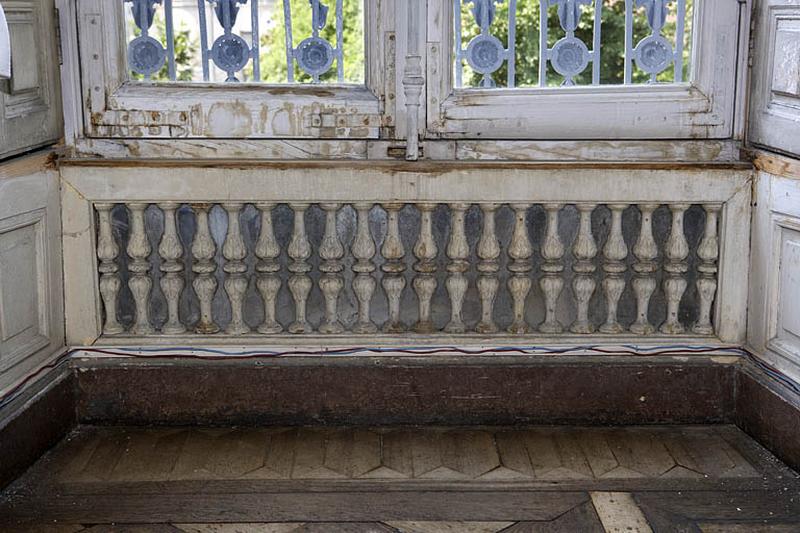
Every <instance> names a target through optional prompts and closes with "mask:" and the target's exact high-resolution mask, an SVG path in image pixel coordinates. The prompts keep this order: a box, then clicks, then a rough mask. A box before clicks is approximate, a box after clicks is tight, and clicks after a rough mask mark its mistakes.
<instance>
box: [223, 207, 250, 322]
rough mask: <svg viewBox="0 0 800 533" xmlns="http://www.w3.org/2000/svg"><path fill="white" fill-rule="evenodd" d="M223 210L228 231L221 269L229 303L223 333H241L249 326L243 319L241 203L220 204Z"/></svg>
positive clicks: (244, 252) (244, 269) (244, 282)
mask: <svg viewBox="0 0 800 533" xmlns="http://www.w3.org/2000/svg"><path fill="white" fill-rule="evenodd" d="M222 207H224V208H225V212H226V213H227V215H228V233H227V235H226V236H225V242H224V243H223V245H222V255H223V256H224V257H225V265H224V266H223V267H222V270H224V271H225V274H226V276H225V283H224V288H225V292H226V293H227V295H228V300H229V301H230V304H231V321H230V322H229V323H228V325H227V326H226V327H225V333H227V334H228V335H243V334H245V333H247V332H248V331H250V327H249V326H248V325H247V324H246V323H245V321H244V309H243V307H244V293H245V291H247V285H248V281H247V277H246V276H245V272H247V265H245V264H244V258H245V257H247V248H245V245H244V240H243V239H242V229H241V226H240V224H239V214H240V213H241V211H242V207H244V205H243V204H241V203H238V202H229V203H225V204H222Z"/></svg>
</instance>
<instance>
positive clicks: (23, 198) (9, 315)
mask: <svg viewBox="0 0 800 533" xmlns="http://www.w3.org/2000/svg"><path fill="white" fill-rule="evenodd" d="M49 157H50V152H49V151H43V152H39V153H37V154H34V155H30V156H26V157H17V158H14V159H13V160H11V161H8V162H6V163H2V164H0V198H2V201H0V393H2V391H3V390H4V389H5V388H7V387H9V386H10V385H11V384H13V383H14V382H16V381H17V380H19V379H20V378H21V377H23V376H25V375H26V374H28V373H29V372H30V371H31V370H32V369H33V368H35V367H36V366H38V365H41V364H42V363H43V362H44V361H45V360H46V359H47V358H48V357H50V356H51V355H52V354H54V353H55V352H57V351H59V350H60V349H61V348H62V347H63V344H64V310H63V289H62V279H61V277H62V274H61V272H62V262H61V213H60V208H59V201H60V200H59V197H60V195H59V187H58V180H59V178H58V172H57V171H56V170H52V169H49V168H48V165H47V162H48V160H49Z"/></svg>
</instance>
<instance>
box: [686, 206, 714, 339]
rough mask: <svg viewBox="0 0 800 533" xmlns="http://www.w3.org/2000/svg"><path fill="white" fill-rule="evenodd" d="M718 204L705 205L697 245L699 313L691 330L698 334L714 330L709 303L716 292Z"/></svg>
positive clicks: (712, 301) (705, 333) (706, 333)
mask: <svg viewBox="0 0 800 533" xmlns="http://www.w3.org/2000/svg"><path fill="white" fill-rule="evenodd" d="M720 207H721V206H719V205H716V204H709V205H706V206H705V212H706V223H705V230H704V232H703V239H702V240H701V241H700V245H699V246H698V247H697V257H698V258H699V259H700V265H699V266H698V267H697V271H698V277H697V292H698V294H699V295H700V315H699V317H698V319H697V322H696V323H695V325H694V327H693V328H692V331H694V332H695V333H697V334H700V335H708V334H710V333H712V332H713V331H714V327H713V326H712V324H711V305H712V304H713V303H714V297H715V296H716V293H717V272H718V271H719V269H718V268H717V259H718V258H719V238H718V236H717V232H718V229H717V226H718V220H719V211H720Z"/></svg>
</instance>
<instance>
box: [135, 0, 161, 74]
mask: <svg viewBox="0 0 800 533" xmlns="http://www.w3.org/2000/svg"><path fill="white" fill-rule="evenodd" d="M125 2H130V4H131V15H132V16H133V21H134V23H135V24H136V27H138V28H139V30H140V32H141V33H140V34H139V36H138V37H135V38H134V39H133V40H131V42H130V43H128V65H129V66H130V68H131V70H133V71H134V72H136V73H138V74H141V75H143V76H144V78H145V79H146V80H149V79H150V76H152V75H153V74H155V73H156V72H158V71H159V70H161V67H162V66H164V61H165V60H166V58H167V50H166V49H165V48H164V46H163V45H162V44H161V43H160V42H159V41H158V40H156V39H154V38H153V37H151V36H150V35H149V34H148V33H149V30H150V27H151V26H152V25H153V20H154V18H155V12H156V5H161V4H162V0H125Z"/></svg>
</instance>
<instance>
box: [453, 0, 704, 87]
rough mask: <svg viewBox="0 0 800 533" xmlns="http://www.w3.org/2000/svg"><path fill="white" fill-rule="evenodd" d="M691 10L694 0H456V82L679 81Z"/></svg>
mask: <svg viewBox="0 0 800 533" xmlns="http://www.w3.org/2000/svg"><path fill="white" fill-rule="evenodd" d="M692 16H693V0H596V1H592V0H454V9H453V22H454V25H455V32H454V34H455V82H456V83H455V85H456V87H537V86H538V87H554V86H555V87H557V86H570V85H612V84H623V83H633V84H637V83H683V82H686V81H688V78H689V58H690V57H691V49H690V48H691V35H692V31H691V30H692V27H691V25H692ZM598 22H599V23H598Z"/></svg>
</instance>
